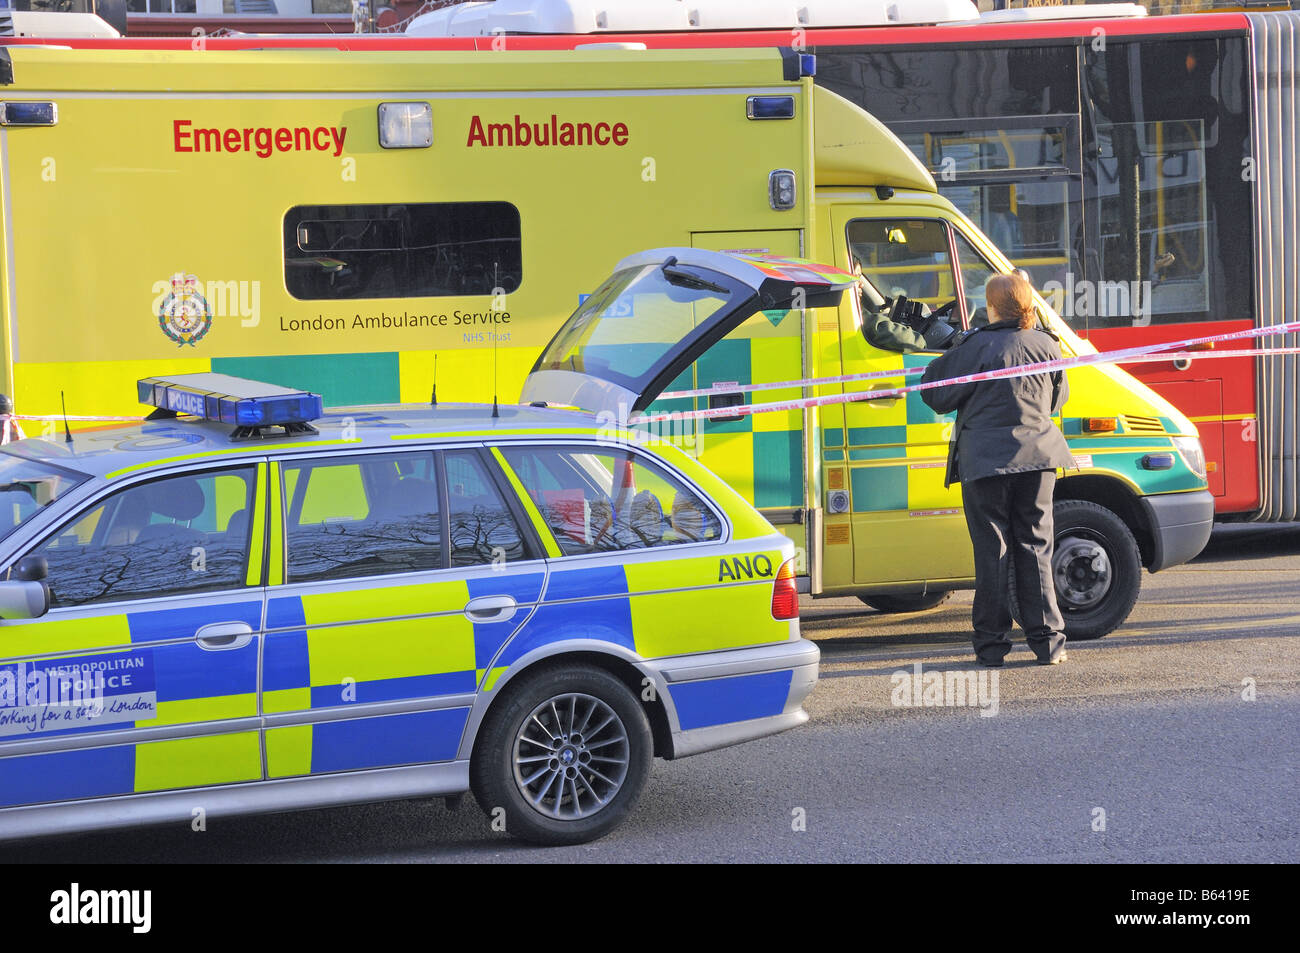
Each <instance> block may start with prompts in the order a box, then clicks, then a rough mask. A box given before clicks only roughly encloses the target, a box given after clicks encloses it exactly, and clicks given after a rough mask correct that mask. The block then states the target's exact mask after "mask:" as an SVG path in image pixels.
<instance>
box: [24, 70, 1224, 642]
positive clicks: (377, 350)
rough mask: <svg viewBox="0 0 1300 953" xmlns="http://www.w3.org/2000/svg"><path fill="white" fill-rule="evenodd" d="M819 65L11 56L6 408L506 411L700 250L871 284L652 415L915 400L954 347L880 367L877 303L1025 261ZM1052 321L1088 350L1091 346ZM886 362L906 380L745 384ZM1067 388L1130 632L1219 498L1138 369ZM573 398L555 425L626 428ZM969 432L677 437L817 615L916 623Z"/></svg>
mask: <svg viewBox="0 0 1300 953" xmlns="http://www.w3.org/2000/svg"><path fill="white" fill-rule="evenodd" d="M814 68H815V64H814V62H813V61H812V58H811V57H809V56H807V55H801V54H797V53H794V52H792V51H789V50H784V51H778V50H757V51H755V50H711V51H707V52H700V51H647V50H626V49H604V48H593V49H580V50H575V51H564V52H545V53H543V52H506V51H501V52H497V51H480V52H472V53H425V52H399V53H344V52H339V51H333V50H328V51H327V50H314V51H304V50H243V51H226V52H218V51H203V50H196V51H189V52H176V51H173V52H150V51H139V50H125V49H123V50H55V49H33V48H20V47H10V48H7V49H0V81H3V85H0V109H2V110H3V112H0V196H2V200H3V203H4V207H3V230H4V231H3V254H4V261H3V268H0V284H2V285H3V289H2V290H3V294H2V295H0V308H2V309H3V319H4V334H3V342H4V344H3V347H4V349H5V350H4V353H3V373H2V374H0V376H2V377H3V380H0V384H3V385H4V386H3V388H0V389H3V391H4V393H6V394H11V395H12V396H13V397H14V401H15V406H16V409H17V411H18V413H20V414H22V413H27V414H33V413H35V414H40V413H50V412H53V411H57V410H59V409H60V408H62V407H63V406H65V404H64V401H66V408H67V412H68V413H69V414H78V413H86V412H88V411H89V410H92V409H93V410H94V411H96V412H101V413H103V412H108V413H113V412H123V413H131V412H133V411H134V408H133V407H128V406H126V405H125V404H124V403H123V404H119V403H118V402H117V401H118V398H117V397H116V395H117V394H119V393H121V392H123V390H124V386H123V385H124V384H129V382H131V381H134V380H135V379H137V378H141V377H148V376H152V375H158V374H172V373H179V372H216V373H224V374H231V375H235V376H240V377H248V378H254V379H259V380H273V381H275V382H277V383H279V384H282V385H285V386H289V387H296V388H301V389H303V390H310V391H314V392H316V393H320V394H323V395H324V397H325V400H326V403H327V404H329V405H335V406H337V405H343V404H361V403H383V402H391V401H396V400H404V401H413V400H422V399H423V400H428V399H429V398H430V397H431V396H432V395H433V393H434V392H435V389H436V393H437V396H438V397H439V398H440V399H444V400H445V399H454V400H474V401H484V400H488V401H490V400H493V399H495V398H502V399H506V400H513V399H514V398H515V396H516V395H518V394H520V392H521V387H522V386H523V384H524V380H525V377H526V376H527V375H528V374H529V372H530V370H533V369H534V365H535V364H536V363H537V359H538V353H539V352H540V351H541V350H542V348H543V347H544V346H545V345H546V344H547V342H548V341H550V340H551V338H552V336H553V335H555V333H556V332H557V330H558V329H559V328H560V327H561V325H562V324H563V323H564V320H565V317H566V316H567V315H569V314H570V313H571V312H573V309H574V307H575V305H578V306H580V309H579V312H578V314H587V315H588V317H590V316H591V315H593V314H594V315H595V316H597V317H599V318H601V319H602V320H606V319H612V318H613V317H614V316H617V315H619V314H622V315H623V316H630V317H633V318H635V317H637V316H640V315H642V314H644V313H645V312H644V311H643V309H642V307H641V305H640V304H639V303H638V302H637V301H636V300H634V299H633V298H630V297H629V298H623V297H621V296H620V295H614V296H613V298H612V299H611V300H610V301H609V302H608V303H607V304H606V305H605V306H603V307H602V308H601V309H600V310H598V311H596V312H591V311H583V310H582V308H581V301H582V299H583V298H584V297H585V295H586V294H588V293H591V292H594V291H596V289H597V287H598V286H599V285H600V284H601V281H602V278H603V277H604V276H605V275H607V274H608V273H609V269H610V268H611V267H612V266H613V265H614V264H615V263H616V262H618V261H619V260H620V259H624V258H625V257H626V256H629V255H634V254H636V253H639V252H640V251H641V250H643V249H647V248H671V249H678V250H683V249H684V250H685V251H686V255H685V256H684V257H683V256H679V257H681V258H682V261H683V267H686V266H687V262H688V258H689V255H690V254H692V253H694V254H704V253H708V252H731V253H733V254H741V255H745V254H759V255H761V254H774V255H782V256H787V257H798V256H802V257H806V258H810V259H815V260H818V261H822V262H825V263H828V264H832V265H835V266H837V267H839V268H842V269H846V270H851V269H853V268H855V267H857V268H860V269H861V270H862V273H863V275H864V276H865V278H866V279H867V282H866V285H867V286H868V287H867V289H865V290H864V295H865V297H864V298H863V299H861V300H859V298H858V296H855V295H845V296H844V298H845V300H844V302H843V303H841V304H840V305H839V306H838V307H836V308H830V307H827V308H816V307H808V308H806V309H801V310H799V311H794V312H790V311H784V310H781V309H778V308H771V309H763V308H761V307H759V308H757V309H755V310H756V313H751V314H750V316H748V317H746V318H744V319H743V320H741V321H740V322H739V323H738V324H736V325H735V326H732V325H731V324H730V320H731V318H729V319H728V320H727V321H721V322H715V323H714V327H715V332H716V333H714V334H711V335H709V336H707V337H709V342H708V345H709V346H707V347H703V348H700V347H697V345H698V344H699V343H700V341H701V340H703V339H702V338H700V337H699V336H690V344H689V346H684V347H682V348H678V349H677V353H676V354H675V356H674V357H673V358H672V360H671V361H670V362H669V363H670V364H671V365H672V366H673V367H674V368H676V371H675V377H674V378H673V379H671V380H662V381H660V380H656V381H655V382H653V383H654V386H653V387H649V388H647V389H644V390H639V391H637V392H636V393H635V395H634V399H633V403H634V404H635V405H636V409H645V408H649V407H651V405H652V403H653V402H654V401H655V399H656V398H657V397H658V396H659V395H660V394H661V393H667V394H669V395H672V394H681V393H683V392H685V393H686V394H689V395H690V396H678V397H670V398H669V399H667V400H660V401H659V403H657V404H654V406H655V407H656V408H658V407H666V408H668V409H692V408H698V407H705V406H715V407H716V406H724V407H725V406H727V405H728V404H737V403H740V402H743V401H746V400H749V399H750V398H751V397H754V398H755V399H759V398H764V399H772V400H779V399H782V398H785V397H791V396H794V397H799V396H816V395H820V394H825V393H827V392H829V391H835V390H837V389H838V392H840V393H852V392H862V393H864V394H865V392H866V391H868V390H871V389H877V388H881V387H887V386H890V385H891V384H901V383H903V382H904V381H905V380H907V379H910V378H909V377H908V375H907V372H908V371H909V370H914V369H916V368H919V367H922V366H924V364H925V363H926V361H927V360H928V359H929V357H928V356H927V352H926V351H924V350H922V351H915V352H911V353H901V352H898V351H891V350H888V349H884V348H881V347H879V346H877V345H876V344H874V343H872V341H871V340H869V339H868V338H867V335H866V334H865V333H864V328H866V327H867V325H868V324H870V322H868V321H864V301H865V307H866V308H867V309H868V310H873V309H874V310H877V311H878V310H880V309H881V308H888V309H889V313H891V314H892V313H895V312H896V311H899V310H900V309H901V308H902V306H904V305H906V306H908V307H912V308H915V307H917V306H919V305H921V304H923V305H926V306H927V307H928V308H929V309H930V310H931V311H932V312H933V313H935V314H938V315H939V316H941V317H943V318H945V319H946V320H947V321H948V322H949V323H950V324H951V325H952V326H954V327H967V326H970V325H971V324H973V323H978V322H979V321H980V320H982V319H983V310H982V305H983V302H982V299H981V294H982V288H983V284H984V280H985V278H986V277H987V276H988V275H990V274H992V273H994V272H1006V271H1010V270H1011V265H1010V263H1009V262H1008V261H1007V259H1006V258H1005V257H1004V256H1003V255H1001V254H1000V253H999V252H998V250H997V249H996V248H995V247H993V245H992V243H991V242H989V240H988V239H987V238H986V237H985V236H984V235H982V234H981V233H980V232H979V230H978V229H977V228H976V227H975V226H974V225H973V224H972V223H971V222H970V221H969V220H968V219H966V218H965V217H964V216H963V215H961V213H960V212H958V211H957V210H956V209H955V208H954V207H953V206H952V205H951V203H949V202H948V201H947V200H946V199H944V198H942V197H941V196H940V195H939V194H938V193H937V191H936V189H935V186H934V182H933V179H932V178H931V176H930V174H929V172H928V171H927V170H926V169H925V168H924V167H923V166H922V165H921V164H920V163H919V162H918V161H917V160H916V159H915V158H914V157H913V156H912V154H911V153H910V152H909V151H908V150H907V149H906V148H905V147H904V146H903V145H902V143H900V142H899V141H898V140H897V139H896V138H895V137H894V136H893V135H892V134H891V133H890V132H889V131H888V130H887V129H885V127H884V126H883V125H881V124H880V123H878V122H877V121H875V120H874V119H873V118H872V117H871V116H869V115H868V114H866V113H865V112H863V111H862V110H860V109H858V108H857V107H855V106H853V105H851V104H850V103H848V102H846V101H845V100H843V99H841V98H839V97H836V96H835V95H834V94H833V93H830V92H829V91H827V90H824V89H820V88H814V86H813V84H812V80H811V77H810V74H811V72H812V70H813V69H814ZM697 264H699V263H698V262H697ZM621 267H622V266H620V268H621ZM668 300H669V303H672V296H669V299H668ZM758 303H759V304H760V305H761V301H759V302H758ZM731 304H733V305H734V304H735V302H731ZM1038 304H1039V307H1040V310H1041V312H1042V315H1043V320H1044V321H1045V322H1047V324H1048V325H1050V327H1051V328H1052V330H1053V331H1054V332H1055V333H1056V334H1058V336H1059V337H1060V338H1061V340H1062V349H1063V351H1064V352H1065V353H1067V354H1080V353H1085V352H1089V351H1091V350H1092V347H1091V345H1089V344H1087V343H1086V342H1084V341H1082V340H1080V339H1078V338H1077V337H1075V336H1074V335H1073V334H1072V333H1071V332H1070V331H1069V329H1068V328H1067V327H1066V326H1065V325H1064V323H1063V322H1062V321H1061V320H1060V319H1059V318H1058V317H1057V316H1056V315H1055V314H1054V313H1053V312H1052V311H1051V309H1050V308H1049V307H1048V305H1047V304H1046V303H1045V302H1043V301H1041V300H1040V301H1039V302H1038ZM646 306H650V301H649V299H647V302H646ZM611 309H612V310H611ZM723 310H724V312H725V313H726V314H728V315H730V316H731V317H732V318H734V316H735V315H737V314H740V313H742V312H743V311H744V309H743V308H739V309H738V308H736V307H728V308H726V309H723ZM709 313H710V312H707V311H705V310H703V306H693V307H692V308H691V309H689V311H688V312H687V314H688V316H689V318H690V320H691V321H693V322H694V321H699V322H701V323H703V322H705V321H706V320H707V319H708V315H709ZM637 323H639V322H632V324H631V325H624V327H626V326H635V325H636V324H637ZM618 333H619V334H620V335H621V336H622V337H623V338H626V334H625V333H624V332H623V331H621V330H620V331H619V332H618ZM684 340H685V339H683V338H672V339H670V340H669V339H666V340H664V341H659V342H656V341H654V340H646V341H643V342H639V343H641V344H643V345H654V344H660V345H662V344H672V345H674V346H676V345H678V344H681V343H682V342H683V341H684ZM930 356H932V353H931V354H930ZM593 358H594V360H593ZM584 360H585V361H586V363H585V372H586V373H587V376H589V377H594V378H599V377H600V371H599V367H598V362H599V360H600V358H599V357H598V356H596V355H594V354H593V355H588V356H587V357H586V358H584ZM541 366H542V365H540V364H538V365H537V367H538V369H540V368H541ZM873 372H874V373H887V372H897V376H896V377H885V378H880V377H877V378H875V379H871V380H859V381H856V382H853V383H848V384H838V385H833V386H823V387H802V386H792V387H791V388H789V389H787V390H784V391H767V392H763V393H762V394H759V395H757V396H755V395H754V394H752V393H750V392H747V391H746V390H745V388H746V386H751V385H754V384H757V383H761V382H764V381H767V382H772V381H800V380H804V379H808V378H811V377H817V376H836V375H859V374H870V373H873ZM1070 385H1071V395H1072V396H1071V400H1070V402H1069V404H1068V405H1067V406H1066V408H1065V414H1064V416H1063V418H1062V421H1061V423H1062V427H1063V429H1064V431H1065V433H1066V435H1067V437H1068V439H1069V441H1070V443H1071V447H1072V449H1073V451H1074V454H1075V462H1076V468H1075V469H1073V470H1071V471H1068V472H1067V473H1066V474H1065V476H1064V478H1063V479H1062V480H1061V481H1060V483H1059V484H1058V487H1057V501H1058V502H1057V506H1058V513H1057V529H1058V539H1057V557H1056V579H1057V588H1058V593H1059V595H1060V598H1061V604H1062V608H1063V610H1064V613H1065V617H1066V620H1067V631H1068V632H1069V634H1070V635H1071V636H1073V637H1076V638H1079V637H1084V638H1086V637H1096V636H1100V635H1104V634H1106V633H1107V632H1110V631H1112V630H1113V629H1114V628H1115V627H1116V626H1118V625H1119V624H1121V623H1122V622H1123V621H1124V619H1125V618H1126V617H1127V616H1128V614H1129V612H1130V610H1131V608H1132V606H1133V604H1134V602H1135V600H1136V598H1137V594H1138V588H1139V584H1140V576H1141V569H1142V567H1146V568H1147V569H1148V570H1150V571H1156V570H1159V569H1163V568H1165V567H1168V566H1172V565H1176V564H1178V563H1181V562H1184V561H1186V560H1188V559H1190V558H1191V557H1192V556H1194V555H1196V553H1197V552H1199V551H1200V549H1201V548H1202V546H1203V545H1204V543H1205V541H1206V539H1207V538H1208V535H1209V531H1210V527H1211V520H1212V512H1213V504H1212V499H1211V497H1210V495H1209V493H1208V491H1207V490H1206V482H1205V460H1204V454H1203V453H1202V451H1201V448H1200V443H1199V440H1198V439H1197V433H1196V428H1195V426H1194V425H1193V424H1192V423H1191V422H1190V421H1189V420H1188V419H1187V418H1186V417H1184V416H1183V415H1182V414H1181V413H1179V412H1178V411H1177V410H1176V409H1174V408H1173V406H1172V405H1170V404H1169V403H1168V402H1167V401H1165V400H1163V399H1162V398H1161V397H1159V396H1158V395H1156V394H1155V393H1154V392H1152V391H1150V390H1149V389H1147V388H1146V387H1144V386H1143V385H1141V384H1140V383H1138V382H1137V381H1136V380H1135V379H1134V378H1132V377H1130V376H1129V375H1127V374H1126V373H1124V372H1123V371H1121V370H1119V369H1118V368H1114V367H1100V366H1096V367H1087V368H1081V369H1078V370H1076V371H1072V372H1071V375H1070ZM529 386H530V388H531V387H532V385H531V384H530V385H529ZM126 389H128V390H129V388H126ZM560 390H563V388H561V389H559V390H555V391H552V390H550V389H548V390H547V397H545V398H540V399H548V400H560V402H567V403H572V404H575V405H578V406H585V407H586V409H589V410H590V409H605V408H597V407H593V406H587V405H586V404H585V403H584V393H585V392H584V391H583V390H582V388H580V387H579V388H575V389H574V390H573V392H572V393H570V394H567V395H564V394H561V393H560ZM695 391H706V392H707V393H704V394H695V393H693V392H695ZM561 398H563V399H562V400H561ZM950 425H951V420H950V419H947V418H942V417H938V416H936V415H934V414H933V413H932V412H930V411H929V410H928V409H927V408H926V407H925V405H924V404H923V403H922V402H921V401H920V400H919V399H917V397H916V395H909V396H908V397H906V398H902V399H864V400H862V401H856V402H851V403H847V404H844V405H840V406H831V407H822V408H807V409H802V410H793V411H789V412H783V413H771V414H760V415H736V416H735V417H734V418H732V419H725V418H724V419H713V420H710V421H707V422H704V423H701V424H696V425H693V428H692V429H691V430H690V432H688V433H681V434H678V435H677V436H676V438H675V441H676V442H677V443H679V444H680V445H682V446H683V447H685V448H686V449H688V450H690V451H691V452H692V453H694V454H696V455H697V456H698V457H699V458H700V459H701V460H703V462H705V463H706V464H707V465H708V466H709V467H711V468H712V469H714V470H715V471H716V472H717V473H719V474H720V475H722V476H723V477H724V478H725V479H727V480H728V481H729V482H730V483H731V484H732V485H733V486H735V487H736V488H737V489H738V490H740V491H741V492H742V494H744V495H745V496H746V497H747V498H748V499H749V500H751V501H752V502H753V503H754V504H755V505H756V506H758V507H759V508H760V509H761V510H762V511H763V512H764V514H765V515H766V516H767V518H768V519H769V521H771V522H772V523H773V524H774V525H776V526H777V527H778V528H780V529H781V530H782V532H784V533H785V534H786V535H788V536H790V537H791V538H792V539H793V540H794V541H795V542H796V544H797V545H798V546H799V547H800V551H801V553H802V554H803V560H802V571H803V575H802V576H801V579H800V583H801V585H802V587H803V589H804V590H805V591H807V592H809V593H811V594H813V595H858V596H861V597H862V598H863V599H864V600H866V601H867V602H868V604H870V605H873V606H875V607H876V608H879V609H882V610H886V611H898V610H908V609H917V608H924V607H926V606H928V605H933V604H937V603H938V602H939V601H940V600H942V599H943V598H945V597H946V595H947V593H948V592H950V591H952V590H954V589H958V588H963V587H968V586H970V585H971V584H972V582H973V567H972V561H971V553H970V547H969V543H968V541H967V536H966V530H965V525H964V520H963V518H962V511H961V498H960V489H959V488H958V487H953V488H950V489H945V488H944V487H943V459H944V456H945V453H946V444H947V440H948V435H949V432H950V431H949V428H950ZM35 427H36V428H37V429H38V430H39V429H40V428H41V425H40V424H39V423H38V424H35ZM44 427H45V428H49V429H52V428H53V427H54V422H52V421H49V422H46V424H45V425H44ZM30 429H31V427H29V430H30Z"/></svg>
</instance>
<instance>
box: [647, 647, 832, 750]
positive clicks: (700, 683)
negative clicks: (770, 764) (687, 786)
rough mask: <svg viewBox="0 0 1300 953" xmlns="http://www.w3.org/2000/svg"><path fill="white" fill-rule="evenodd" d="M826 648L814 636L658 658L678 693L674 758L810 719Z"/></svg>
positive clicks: (671, 691)
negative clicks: (809, 702)
mask: <svg viewBox="0 0 1300 953" xmlns="http://www.w3.org/2000/svg"><path fill="white" fill-rule="evenodd" d="M820 661H821V651H820V650H819V649H818V648H817V646H816V645H814V644H813V643H812V642H809V641H808V640H807V639H796V640H794V641H790V642H777V643H774V644H771V645H760V646H754V647H752V648H744V649H730V650H726V651H721V652H702V653H699V654H697V655H683V656H679V657H676V658H669V659H659V660H657V661H656V668H657V669H658V671H659V674H660V675H661V676H662V678H663V683H664V684H666V689H667V694H668V698H669V700H670V701H671V706H670V709H671V714H670V718H671V720H672V722H673V724H672V753H671V754H670V755H669V756H668V757H671V758H684V757H687V756H688V755H693V754H699V753H700V752H703V751H712V750H713V749H715V748H725V747H727V746H728V745H734V744H740V743H741V742H744V741H752V740H754V739H755V738H762V737H764V736H765V735H773V734H776V733H777V732H780V731H786V730H788V729H790V728H794V727H796V726H798V725H802V724H803V723H804V722H806V721H807V720H808V713H807V712H806V711H804V710H803V701H804V699H805V698H807V697H808V693H809V692H811V691H812V689H813V686H814V685H815V684H816V683H817V670H818V665H819V664H820Z"/></svg>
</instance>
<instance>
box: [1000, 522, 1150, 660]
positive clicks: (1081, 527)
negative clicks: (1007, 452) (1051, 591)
mask: <svg viewBox="0 0 1300 953" xmlns="http://www.w3.org/2000/svg"><path fill="white" fill-rule="evenodd" d="M1053 521H1054V522H1055V528H1056V545H1055V547H1054V552H1053V554H1052V576H1053V578H1054V579H1055V581H1056V603H1057V605H1058V606H1059V607H1060V610H1061V617H1062V618H1063V619H1064V620H1065V635H1066V638H1067V639H1074V640H1076V641H1077V640H1087V639H1100V638H1101V637H1102V636H1104V635H1109V634H1110V633H1111V632H1114V631H1115V630H1116V629H1118V628H1119V627H1120V626H1121V625H1123V624H1124V621H1125V620H1126V619H1127V618H1128V617H1129V613H1130V612H1132V611H1133V606H1134V605H1135V604H1136V603H1137V597H1138V591H1139V590H1140V589H1141V587H1142V557H1141V555H1140V554H1139V552H1138V545H1137V540H1136V539H1134V538H1133V533H1132V531H1131V530H1130V529H1129V528H1128V526H1126V525H1125V524H1124V521H1123V520H1121V519H1120V518H1119V517H1118V516H1116V515H1115V514H1114V513H1113V512H1111V511H1110V510H1108V509H1106V508H1105V507H1104V506H1100V505H1098V504H1096V503H1089V502H1087V501H1085V500H1059V501H1057V503H1056V505H1055V506H1054V507H1053ZM1010 585H1011V615H1012V618H1014V619H1015V620H1016V622H1017V623H1019V622H1020V611H1019V605H1018V603H1017V601H1016V590H1015V578H1014V575H1012V577H1011V579H1010Z"/></svg>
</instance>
